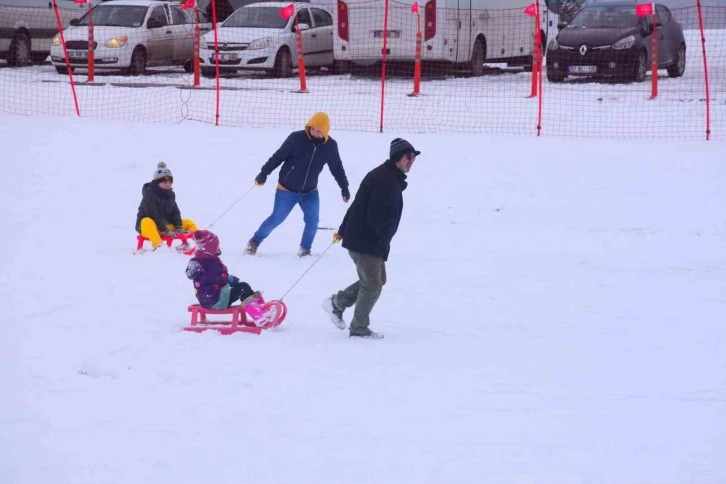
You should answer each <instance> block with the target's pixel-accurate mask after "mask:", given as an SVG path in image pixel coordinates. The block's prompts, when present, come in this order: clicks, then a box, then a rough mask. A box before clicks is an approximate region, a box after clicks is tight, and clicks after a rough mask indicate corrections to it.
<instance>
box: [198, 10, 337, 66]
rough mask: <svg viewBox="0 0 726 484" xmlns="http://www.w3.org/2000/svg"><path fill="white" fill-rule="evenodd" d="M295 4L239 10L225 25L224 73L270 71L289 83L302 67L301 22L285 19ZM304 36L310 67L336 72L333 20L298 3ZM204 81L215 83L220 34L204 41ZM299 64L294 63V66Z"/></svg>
mask: <svg viewBox="0 0 726 484" xmlns="http://www.w3.org/2000/svg"><path fill="white" fill-rule="evenodd" d="M289 5H291V4H290V2H262V3H253V4H251V5H247V6H246V7H242V8H239V9H237V10H236V11H235V12H234V13H233V14H232V15H230V16H229V18H227V20H225V21H224V23H222V24H220V25H219V28H218V29H217V32H218V35H217V37H218V39H217V42H218V44H219V69H220V72H223V73H229V72H236V71H238V70H243V69H244V70H264V71H267V72H269V73H270V74H272V75H274V76H277V77H289V76H290V75H292V71H293V67H294V66H297V48H296V44H295V36H296V31H295V17H294V16H292V17H290V18H289V19H285V18H283V16H282V14H281V10H282V9H283V8H285V7H287V6H289ZM294 5H295V10H296V11H297V22H298V25H299V26H300V32H301V35H302V46H303V58H304V59H305V67H306V68H307V67H321V66H326V67H331V68H332V66H333V62H334V59H333V16H332V15H331V14H330V12H328V11H327V10H325V9H324V8H320V7H318V6H316V5H311V4H310V3H302V2H295V3H294ZM199 57H200V65H201V69H202V75H204V76H206V77H214V76H215V73H216V58H215V53H214V32H207V33H206V34H204V36H203V37H202V42H201V47H200V52H199ZM293 59H294V61H293Z"/></svg>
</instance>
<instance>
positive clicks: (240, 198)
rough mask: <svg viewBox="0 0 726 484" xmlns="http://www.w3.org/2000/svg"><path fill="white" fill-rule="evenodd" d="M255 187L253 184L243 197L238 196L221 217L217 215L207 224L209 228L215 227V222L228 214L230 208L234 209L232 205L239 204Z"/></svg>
mask: <svg viewBox="0 0 726 484" xmlns="http://www.w3.org/2000/svg"><path fill="white" fill-rule="evenodd" d="M253 188H255V185H252V186H251V187H250V189H249V190H247V191H246V192H245V193H244V194H243V195H242V196H241V197H239V198H238V199H237V200H236V201H235V202H234V203H233V204H232V205H230V206H229V207H228V208H227V210H225V211H224V212H223V213H222V215H220V216H219V217H217V218H216V219H215V220H214V222H212V223H211V224H209V225H207V228H208V229H209V228H212V227H214V224H216V223H217V222H219V219H221V218H222V217H224V216H225V215H227V212H229V211H230V210H232V207H234V206H235V205H237V204H238V203H239V202H240V200H242V199H243V198H244V197H246V196H247V194H248V193H250V192H251V191H252V189H253Z"/></svg>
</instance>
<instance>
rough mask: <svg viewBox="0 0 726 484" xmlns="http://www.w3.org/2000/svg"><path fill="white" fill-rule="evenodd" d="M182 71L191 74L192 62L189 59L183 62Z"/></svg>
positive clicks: (192, 69) (192, 70)
mask: <svg viewBox="0 0 726 484" xmlns="http://www.w3.org/2000/svg"><path fill="white" fill-rule="evenodd" d="M184 72H186V73H187V74H191V73H192V72H194V63H193V62H192V61H191V59H189V60H187V61H186V62H185V63H184Z"/></svg>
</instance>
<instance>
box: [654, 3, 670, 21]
mask: <svg viewBox="0 0 726 484" xmlns="http://www.w3.org/2000/svg"><path fill="white" fill-rule="evenodd" d="M655 11H656V14H657V15H658V22H659V23H660V24H661V25H665V24H667V23H668V21H669V20H670V19H671V17H670V15H668V10H666V9H665V8H663V7H660V6H656V8H655Z"/></svg>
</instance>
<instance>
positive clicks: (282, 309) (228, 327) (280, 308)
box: [184, 298, 287, 335]
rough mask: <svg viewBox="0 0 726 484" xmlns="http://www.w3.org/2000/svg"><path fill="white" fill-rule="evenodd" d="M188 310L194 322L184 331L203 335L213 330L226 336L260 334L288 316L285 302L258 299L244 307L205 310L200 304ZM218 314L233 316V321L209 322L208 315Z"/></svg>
mask: <svg viewBox="0 0 726 484" xmlns="http://www.w3.org/2000/svg"><path fill="white" fill-rule="evenodd" d="M187 310H188V311H189V312H190V313H192V321H191V326H186V327H185V328H184V331H194V332H197V333H201V332H203V331H207V330H208V329H211V330H215V331H219V332H220V333H221V334H225V335H226V334H233V333H254V334H260V333H262V330H263V329H270V328H274V327H275V326H279V325H280V324H281V323H282V321H283V320H284V319H285V316H287V306H286V305H285V303H284V302H282V301H277V300H273V301H269V302H264V300H263V299H262V298H258V300H256V301H252V302H251V303H247V304H245V305H244V306H231V307H229V308H227V309H205V308H203V307H201V306H200V305H199V304H192V305H191V306H189V308H188V309H187ZM218 314H225V315H228V314H229V315H232V320H231V321H208V320H207V316H208V315H218ZM253 318H254V319H253ZM255 322H256V324H255Z"/></svg>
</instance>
